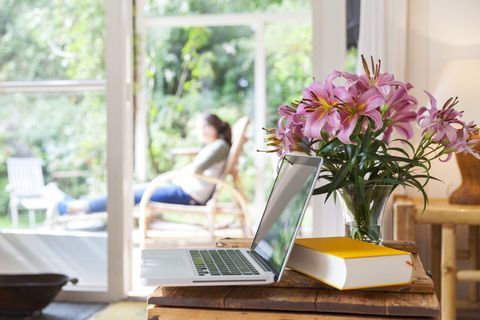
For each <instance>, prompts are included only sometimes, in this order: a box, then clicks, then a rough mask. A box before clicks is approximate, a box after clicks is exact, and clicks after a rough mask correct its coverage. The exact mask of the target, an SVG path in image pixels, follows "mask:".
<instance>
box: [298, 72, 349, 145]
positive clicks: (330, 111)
mask: <svg viewBox="0 0 480 320" xmlns="http://www.w3.org/2000/svg"><path fill="white" fill-rule="evenodd" d="M332 79H333V77H332V76H330V77H328V78H327V79H326V80H325V83H323V84H321V83H319V82H318V81H314V82H313V83H312V84H311V85H310V86H309V87H308V88H306V89H305V90H303V98H302V102H301V103H300V105H299V106H298V111H297V113H298V114H299V115H301V116H303V117H304V118H305V128H304V134H305V136H306V137H308V138H311V139H315V138H321V136H322V131H325V132H327V133H328V134H329V135H331V136H333V135H335V133H336V132H337V130H338V129H339V127H340V115H339V113H338V109H337V105H338V104H339V102H340V101H339V100H338V99H337V98H336V96H335V92H336V90H337V89H336V88H335V86H334V85H333V83H332Z"/></svg>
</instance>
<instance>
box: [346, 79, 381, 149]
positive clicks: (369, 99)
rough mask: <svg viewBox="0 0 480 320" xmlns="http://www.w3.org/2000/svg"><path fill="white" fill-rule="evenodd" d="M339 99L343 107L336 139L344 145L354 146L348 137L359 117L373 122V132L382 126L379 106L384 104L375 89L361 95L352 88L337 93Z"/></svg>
mask: <svg viewBox="0 0 480 320" xmlns="http://www.w3.org/2000/svg"><path fill="white" fill-rule="evenodd" d="M339 99H340V100H341V101H342V103H343V105H342V107H341V112H340V118H341V128H340V130H339V132H338V136H337V138H338V139H339V140H340V141H342V142H343V143H346V144H354V143H353V142H352V141H350V135H351V134H352V133H353V130H354V129H355V127H356V125H357V122H358V120H359V119H360V117H362V116H363V117H366V118H370V119H371V120H372V121H373V124H374V127H373V130H375V131H376V130H379V129H381V128H382V126H383V121H382V114H381V112H380V106H381V105H382V104H383V103H384V101H385V100H384V98H383V96H382V95H381V94H380V92H379V91H378V90H377V89H376V88H371V89H369V90H367V91H365V92H363V93H358V92H357V90H356V89H355V88H354V87H351V88H349V89H348V90H347V89H345V90H343V92H339Z"/></svg>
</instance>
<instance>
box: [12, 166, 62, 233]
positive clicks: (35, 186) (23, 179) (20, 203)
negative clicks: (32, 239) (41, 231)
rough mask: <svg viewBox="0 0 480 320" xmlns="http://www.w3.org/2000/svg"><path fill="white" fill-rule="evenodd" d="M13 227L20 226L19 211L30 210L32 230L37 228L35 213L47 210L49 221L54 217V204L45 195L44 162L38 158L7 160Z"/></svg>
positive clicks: (29, 216)
mask: <svg viewBox="0 0 480 320" xmlns="http://www.w3.org/2000/svg"><path fill="white" fill-rule="evenodd" d="M7 174H8V185H7V188H6V189H7V191H8V192H9V194H10V202H9V208H10V217H11V219H12V226H13V227H17V226H18V210H19V209H26V210H28V218H29V225H30V228H34V227H35V224H36V222H35V211H36V210H46V212H47V221H49V220H50V219H51V217H52V215H53V203H52V202H51V201H50V200H49V199H47V198H46V197H45V196H44V195H43V191H44V187H45V183H44V180H43V173H42V162H41V160H40V159H37V158H9V159H8V160H7Z"/></svg>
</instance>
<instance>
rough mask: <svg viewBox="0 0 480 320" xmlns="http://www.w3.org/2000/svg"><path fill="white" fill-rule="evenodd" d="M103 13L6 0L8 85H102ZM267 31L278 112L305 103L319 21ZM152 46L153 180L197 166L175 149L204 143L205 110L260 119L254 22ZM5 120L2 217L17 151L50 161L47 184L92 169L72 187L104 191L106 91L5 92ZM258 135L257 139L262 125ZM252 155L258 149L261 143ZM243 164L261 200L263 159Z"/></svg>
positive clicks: (0, 56) (291, 4)
mask: <svg viewBox="0 0 480 320" xmlns="http://www.w3.org/2000/svg"><path fill="white" fill-rule="evenodd" d="M103 6H104V2H103V1H101V0H93V1H92V0H89V1H86V0H51V1H47V0H35V1H33V0H23V1H16V0H0V7H1V8H2V10H0V37H1V38H2V46H1V47H0V81H23V80H49V79H72V80H75V79H103V78H104V77H105V66H104V39H103V36H104V9H103ZM308 6H309V1H306V0H269V1H260V0H255V1H233V0H222V1H221V0H209V1H206V0H200V1H198V0H185V1H156V0H155V1H153V0H152V1H147V7H146V8H147V11H148V14H149V15H160V14H180V15H184V14H200V13H227V12H237V13H238V12H252V11H256V12H269V13H273V12H280V11H282V12H289V11H291V10H307V8H308ZM265 36H266V45H267V47H266V51H267V70H268V72H267V92H268V94H267V100H268V101H267V105H268V114H269V115H270V114H273V112H274V110H275V109H276V107H277V106H278V104H280V103H281V101H285V100H286V99H292V98H296V94H297V92H298V88H301V87H303V86H304V85H305V84H306V82H307V81H308V80H309V79H310V78H311V66H310V52H311V47H310V46H311V44H310V42H311V41H310V37H311V31H310V27H309V25H308V24H305V25H302V24H298V25H297V24H295V25H288V24H287V25H282V24H269V25H267V28H266V35H265ZM138 40H139V39H137V40H136V43H138ZM142 40H146V43H147V57H146V59H147V61H146V62H147V88H146V89H147V92H148V98H147V103H148V123H146V124H145V125H147V126H148V127H147V128H148V135H149V146H148V154H149V159H150V172H149V176H150V178H152V177H154V176H155V175H156V174H158V173H160V172H164V171H167V170H171V169H172V168H174V167H175V166H182V165H184V164H185V163H186V162H188V159H174V158H173V157H172V156H171V155H170V153H169V150H171V148H173V147H181V146H193V145H195V144H197V143H198V142H197V138H196V137H195V136H194V134H193V131H194V130H193V128H194V125H195V120H196V119H197V118H198V115H199V114H201V113H203V112H215V113H217V114H219V115H220V116H221V117H222V118H223V119H225V120H227V121H229V122H230V123H234V122H235V121H236V120H237V119H238V118H239V117H241V116H243V115H248V116H249V117H250V118H251V119H253V116H254V112H255V111H254V100H253V96H254V94H253V85H254V77H253V75H254V50H255V47H254V46H255V44H254V40H255V33H254V29H253V28H252V27H251V26H235V27H208V28H201V27H195V28H172V29H160V30H152V29H149V31H148V33H147V38H146V39H142ZM0 119H2V120H1V121H0V212H6V203H7V201H8V195H7V194H6V193H5V192H3V190H4V185H5V184H6V181H7V178H6V168H5V160H6V159H7V158H8V157H11V156H14V155H19V156H36V157H40V158H41V159H42V160H43V161H44V165H45V167H44V169H45V173H46V180H47V182H48V181H51V180H52V176H51V173H53V172H55V171H63V170H82V171H85V172H87V173H88V176H87V177H86V178H85V179H84V178H81V179H79V180H78V181H76V182H71V183H70V182H68V183H69V184H73V186H72V189H71V190H67V191H69V192H71V193H73V195H74V196H79V195H87V194H89V193H100V192H104V181H105V136H106V132H105V131H106V123H105V120H106V118H105V101H104V97H103V95H97V94H81V93H79V94H63V93H62V94H40V93H39V94H2V95H0ZM267 119H268V121H271V119H273V117H270V116H268V118H267ZM249 135H250V136H251V137H252V138H253V136H254V133H253V130H251V132H250V133H249ZM250 140H253V139H250ZM246 149H247V153H249V154H253V153H254V152H255V147H254V145H253V142H252V141H250V142H249V143H248V144H247V147H246ZM242 161H243V162H242V168H243V172H242V174H244V177H243V178H244V182H245V185H246V188H247V189H248V191H249V194H252V192H253V189H254V174H255V172H254V163H253V156H249V157H247V158H245V159H243V160H242ZM59 182H60V184H61V183H62V181H59ZM65 185H67V184H65Z"/></svg>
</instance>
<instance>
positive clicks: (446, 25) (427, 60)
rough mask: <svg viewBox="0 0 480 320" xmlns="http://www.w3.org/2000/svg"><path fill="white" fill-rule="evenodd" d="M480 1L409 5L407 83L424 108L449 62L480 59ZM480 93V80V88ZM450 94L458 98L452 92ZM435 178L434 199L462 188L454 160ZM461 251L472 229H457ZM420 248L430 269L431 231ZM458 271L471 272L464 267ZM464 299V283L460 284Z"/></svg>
mask: <svg viewBox="0 0 480 320" xmlns="http://www.w3.org/2000/svg"><path fill="white" fill-rule="evenodd" d="M479 12H480V1H477V0H455V1H453V0H409V10H408V13H409V15H408V16H409V24H408V25H409V28H408V32H409V33H408V52H407V79H406V80H408V81H410V82H412V83H413V84H414V85H415V89H414V94H415V96H416V97H417V98H419V103H421V104H422V105H424V104H425V102H426V101H427V99H426V96H425V95H424V94H423V92H422V90H428V91H430V92H432V93H433V92H434V90H435V87H436V83H437V81H438V77H439V75H440V72H441V71H442V68H443V66H444V64H445V63H446V62H448V61H449V60H455V59H463V58H480V19H479V17H478V13H479ZM477 87H478V88H479V92H480V78H479V83H478V86H477ZM451 95H456V93H455V92H452V93H451ZM459 99H460V104H459V108H460V109H462V110H464V111H465V113H464V119H465V120H468V121H470V120H474V121H476V122H477V123H479V122H480V103H479V105H462V104H461V99H462V97H461V96H459ZM431 174H432V175H433V176H435V177H437V178H439V179H441V180H443V181H444V183H440V182H434V181H432V182H430V183H429V185H428V186H427V192H428V194H429V196H430V197H442V198H445V197H448V194H450V193H451V192H452V191H453V190H455V188H456V187H457V186H458V185H459V184H460V172H459V170H458V167H457V163H456V161H455V160H454V159H452V160H450V161H449V162H447V163H442V162H439V161H437V162H435V163H434V165H433V167H432V171H431ZM458 229H459V230H458V247H459V248H461V249H466V248H465V247H466V244H467V238H466V236H467V232H468V231H467V228H466V227H465V226H459V227H458ZM416 238H417V245H418V246H419V253H420V257H422V260H423V262H424V264H425V265H426V268H429V267H430V263H429V261H430V242H429V239H430V229H429V228H428V227H427V226H426V225H419V226H417V232H416ZM459 268H468V266H466V265H465V263H460V265H459ZM459 287H460V288H459V289H460V290H459V295H460V296H464V295H465V289H466V288H465V284H464V283H463V284H460V285H459Z"/></svg>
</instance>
